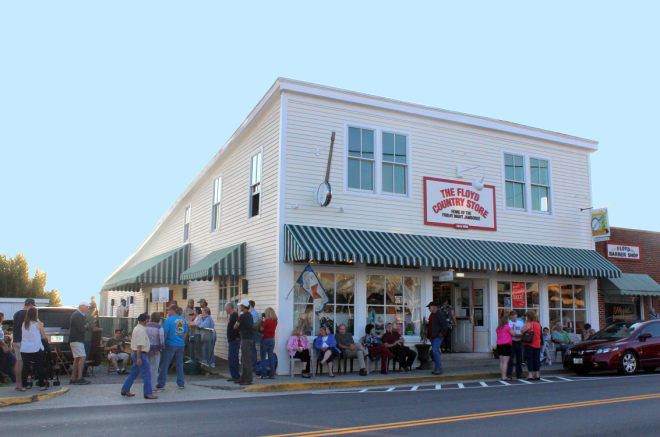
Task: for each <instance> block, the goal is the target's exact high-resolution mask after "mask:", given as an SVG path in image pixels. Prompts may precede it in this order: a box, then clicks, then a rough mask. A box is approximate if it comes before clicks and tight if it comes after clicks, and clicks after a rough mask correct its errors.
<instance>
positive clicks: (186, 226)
mask: <svg viewBox="0 0 660 437" xmlns="http://www.w3.org/2000/svg"><path fill="white" fill-rule="evenodd" d="M189 236H190V207H188V208H186V210H185V211H184V213H183V241H188V237H189Z"/></svg>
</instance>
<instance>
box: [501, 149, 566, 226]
mask: <svg viewBox="0 0 660 437" xmlns="http://www.w3.org/2000/svg"><path fill="white" fill-rule="evenodd" d="M504 155H518V156H522V157H523V164H524V166H525V170H524V171H525V208H524V209H520V208H512V207H509V206H507V205H506V177H505V174H504V173H505V161H504ZM500 157H501V163H500V171H501V172H502V189H501V199H502V208H503V209H504V211H506V212H507V213H515V214H524V215H533V216H534V217H549V218H554V217H555V213H554V210H555V203H554V192H555V191H554V184H553V177H552V159H551V158H549V157H547V156H542V155H537V154H530V153H525V152H520V151H515V150H504V149H502V150H501V155H500ZM531 159H542V160H544V161H548V178H549V179H550V180H549V182H550V185H549V187H550V208H549V210H550V211H548V212H544V211H533V210H532V171H531V167H530V160H531Z"/></svg>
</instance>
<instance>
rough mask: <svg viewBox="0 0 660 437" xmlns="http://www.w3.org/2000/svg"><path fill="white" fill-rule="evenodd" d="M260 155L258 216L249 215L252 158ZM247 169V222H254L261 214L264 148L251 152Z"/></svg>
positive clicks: (250, 206)
mask: <svg viewBox="0 0 660 437" xmlns="http://www.w3.org/2000/svg"><path fill="white" fill-rule="evenodd" d="M260 153H261V168H260V169H259V181H260V182H259V214H257V215H254V216H252V215H250V214H251V213H252V158H253V157H254V156H256V155H258V154H260ZM248 166H249V169H250V171H249V172H248V184H247V185H248V210H247V218H248V220H256V219H258V218H260V217H261V212H262V205H263V198H264V148H263V147H260V148H258V149H257V150H255V151H253V152H252V153H251V154H250V161H249V164H248Z"/></svg>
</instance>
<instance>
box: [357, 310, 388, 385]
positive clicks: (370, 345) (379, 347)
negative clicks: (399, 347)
mask: <svg viewBox="0 0 660 437" xmlns="http://www.w3.org/2000/svg"><path fill="white" fill-rule="evenodd" d="M364 334H365V335H364V337H362V346H363V347H364V348H365V349H366V350H367V351H369V355H371V356H372V357H376V356H380V373H382V374H383V375H387V374H388V372H387V360H391V359H392V358H394V354H393V353H392V352H390V351H389V349H387V348H386V347H385V346H383V343H381V341H380V338H378V336H376V332H375V330H374V325H372V324H371V323H369V324H368V325H367V326H365V327H364Z"/></svg>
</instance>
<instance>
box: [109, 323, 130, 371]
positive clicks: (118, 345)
mask: <svg viewBox="0 0 660 437" xmlns="http://www.w3.org/2000/svg"><path fill="white" fill-rule="evenodd" d="M122 332H123V331H122V330H121V329H115V334H114V337H113V338H111V339H110V340H108V342H107V343H106V344H105V347H104V348H103V350H104V351H105V352H108V361H109V362H110V364H111V365H113V366H114V368H115V370H116V371H117V375H123V374H124V373H126V366H127V365H129V364H130V363H131V356H130V355H129V354H127V353H126V352H124V343H125V341H124V340H122V338H121V334H122ZM126 341H131V337H128V338H127V339H126ZM119 361H122V365H121V370H120V369H119Z"/></svg>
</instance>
